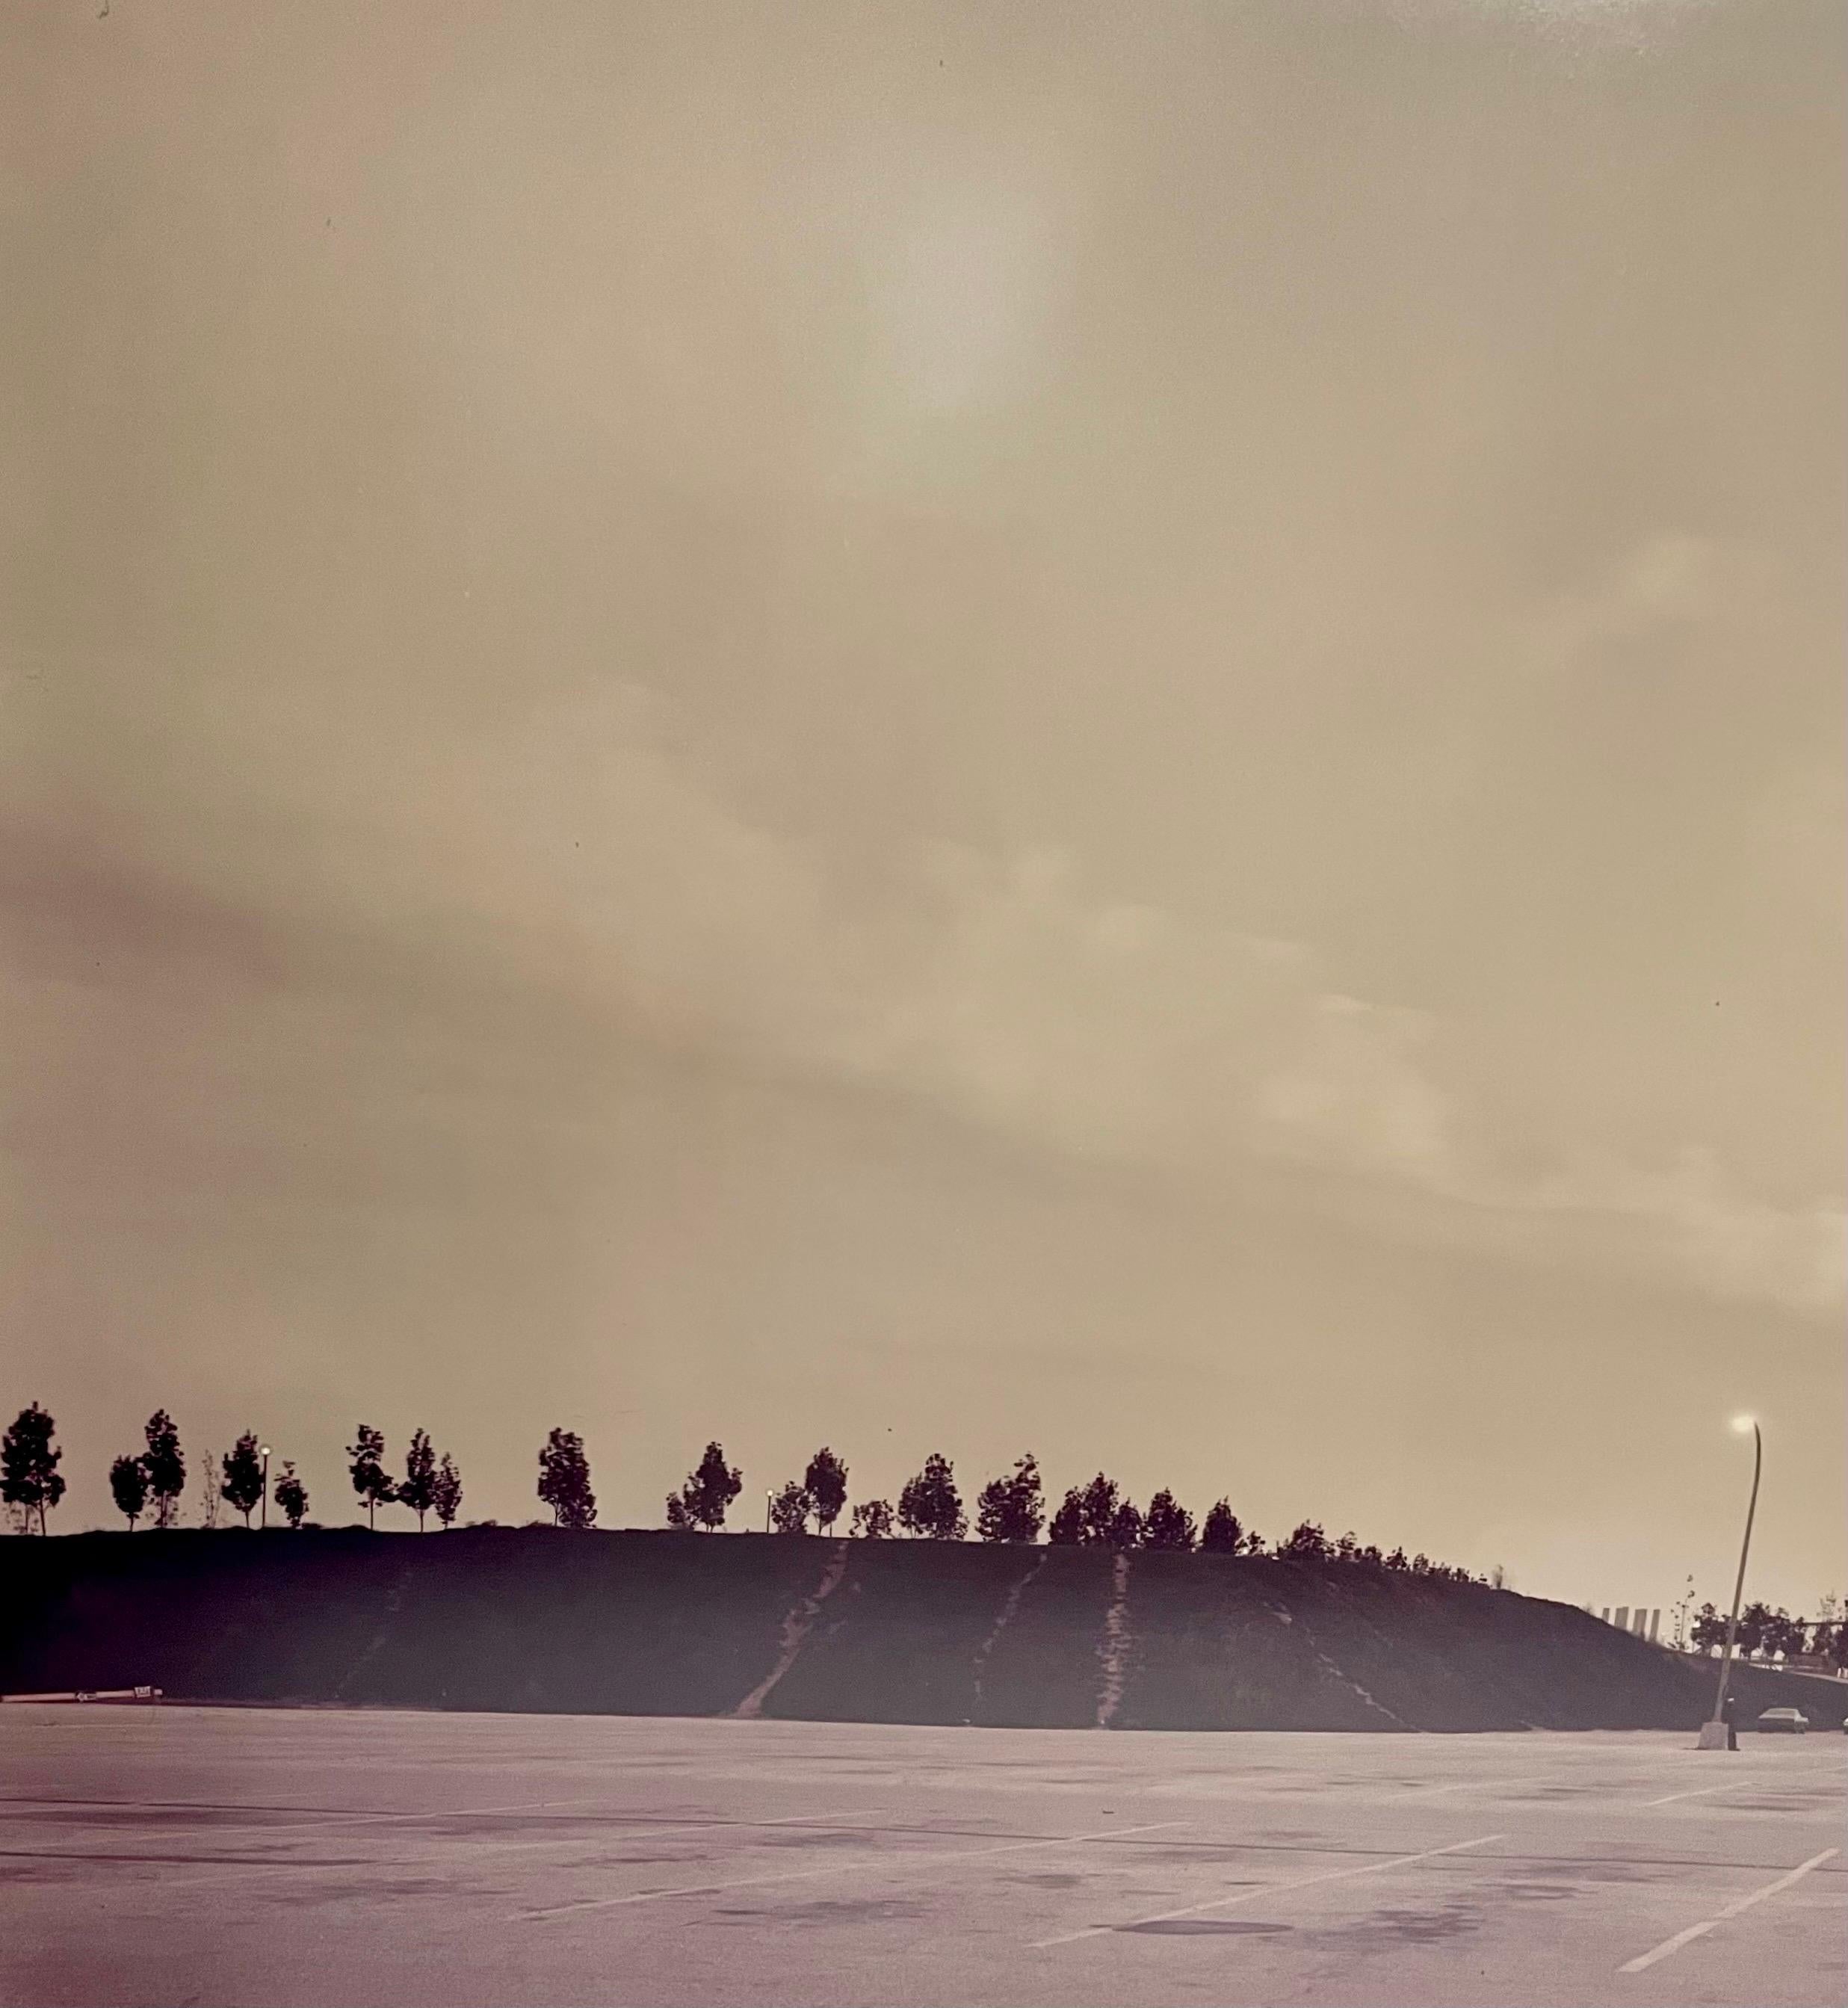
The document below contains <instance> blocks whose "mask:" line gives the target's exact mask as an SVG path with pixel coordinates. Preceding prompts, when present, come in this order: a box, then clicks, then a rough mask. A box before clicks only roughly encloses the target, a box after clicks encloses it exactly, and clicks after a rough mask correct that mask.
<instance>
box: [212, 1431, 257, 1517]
mask: <svg viewBox="0 0 1848 2008" xmlns="http://www.w3.org/2000/svg"><path fill="white" fill-rule="evenodd" d="M218 1493H219V1496H220V1497H221V1498H222V1499H223V1500H224V1501H225V1503H226V1504H228V1505H229V1506H231V1508H234V1509H235V1511H238V1512H239V1513H242V1515H243V1516H244V1525H246V1527H248V1526H249V1524H250V1515H251V1514H252V1512H253V1511H254V1510H255V1509H256V1508H257V1507H259V1506H260V1505H261V1504H263V1447H262V1445H261V1444H259V1443H258V1441H257V1440H256V1436H255V1435H254V1434H253V1432H252V1431H250V1430H246V1431H245V1432H244V1434H242V1436H241V1437H239V1438H238V1440H237V1441H236V1443H235V1444H233V1445H232V1447H231V1455H230V1456H228V1458H225V1460H224V1483H223V1484H222V1485H221V1486H220V1487H219V1488H218Z"/></svg>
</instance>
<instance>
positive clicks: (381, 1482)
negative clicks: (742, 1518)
mask: <svg viewBox="0 0 1848 2008" xmlns="http://www.w3.org/2000/svg"><path fill="white" fill-rule="evenodd" d="M143 1434H144V1435H145V1437H146V1448H145V1449H143V1451H140V1452H139V1453H137V1454H136V1455H133V1456H124V1457H118V1458H116V1459H115V1462H114V1463H113V1464H111V1466H110V1467H109V1487H110V1490H111V1494H112V1496H113V1497H114V1498H115V1504H116V1505H117V1507H118V1508H119V1510H120V1511H121V1512H122V1515H123V1516H124V1517H125V1518H126V1520H127V1521H128V1523H129V1528H130V1530H131V1531H132V1530H133V1529H134V1528H135V1526H136V1525H137V1524H138V1523H139V1522H140V1521H141V1520H142V1519H143V1518H151V1520H152V1522H153V1524H154V1525H155V1526H156V1527H170V1526H171V1525H174V1524H175V1522H176V1520H177V1519H178V1513H179V1501H180V1498H181V1496H182V1494H183V1492H184V1490H185V1489H186V1454H185V1452H184V1451H183V1450H182V1448H181V1445H180V1440H179V1432H178V1430H177V1429H176V1428H175V1425H174V1421H173V1418H172V1417H171V1416H170V1415H169V1414H168V1412H167V1411H166V1410H165V1409H159V1410H157V1412H155V1413H154V1415H153V1416H150V1417H149V1419H148V1421H147V1428H146V1430H145V1431H144V1433H143ZM346 1454H347V1458H348V1465H347V1470H348V1476H349V1477H350V1478H351V1479H352V1487H353V1492H354V1495H355V1497H356V1498H357V1499H358V1500H359V1503H360V1504H361V1505H362V1506H363V1507H364V1508H365V1509H366V1524H367V1525H368V1526H370V1527H376V1525H377V1524H378V1512H379V1508H380V1507H382V1506H389V1505H399V1506H403V1507H406V1508H408V1509H409V1510H410V1511H412V1512H414V1513H415V1515H417V1524H418V1527H419V1531H422V1529H423V1528H424V1527H425V1525H426V1521H427V1518H428V1517H429V1515H435V1517H436V1521H437V1522H438V1524H439V1525H440V1526H443V1527H444V1528H447V1527H451V1526H453V1525H454V1523H455V1521H456V1519H457V1518H458V1515H459V1514H460V1512H461V1504H462V1475H461V1471H460V1470H459V1469H458V1467H457V1465H456V1463H455V1461H454V1458H452V1457H451V1456H450V1455H449V1454H448V1453H447V1451H445V1452H444V1453H443V1455H442V1456H441V1458H438V1456H437V1455H436V1449H435V1447H434V1446H433V1444H432V1443H431V1441H430V1437H429V1432H428V1431H427V1430H415V1431H413V1432H412V1437H411V1441H410V1447H409V1448H408V1451H406V1453H405V1469H404V1472H403V1474H402V1476H398V1475H395V1474H394V1472H391V1471H390V1470H389V1469H387V1463H386V1443H385V1437H384V1433H383V1431H382V1430H378V1429H376V1428H374V1427H373V1426H372V1425H371V1424H370V1423H360V1424H359V1425H358V1426H357V1427H356V1429H355V1432H354V1437H353V1441H352V1443H350V1444H348V1446H347V1453H346ZM62 1455H63V1453H62V1451H60V1450H59V1449H58V1445H57V1442H56V1434H55V1424H54V1423H53V1421H52V1419H51V1416H50V1415H49V1414H48V1412H46V1411H45V1410H44V1409H42V1408H41V1407H40V1406H39V1405H38V1404H37V1402H34V1403H33V1404H32V1405H30V1407H29V1408H27V1409H23V1410H22V1411H21V1412H20V1414H19V1417H18V1419H16V1421H15V1422H14V1423H13V1424H12V1427H11V1428H10V1429H9V1430H7V1432H6V1433H5V1437H4V1439H0V1489H3V1492H4V1497H5V1501H6V1502H7V1503H8V1504H9V1505H11V1506H12V1507H13V1508H14V1509H15V1511H16V1513H17V1514H19V1515H23V1516H24V1517H26V1518H28V1519H30V1518H36V1519H37V1525H38V1529H39V1531H40V1533H44V1531H45V1528H46V1519H45V1516H46V1514H47V1512H48V1510H49V1509H50V1508H53V1507H55V1505H56V1504H58V1501H59V1500H60V1499H61V1498H62V1497H63V1496H64V1490H65V1480H64V1477H63V1475H62V1472H60V1471H59V1469H58V1465H59V1463H60V1462H61V1460H62ZM267 1457H268V1452H267V1450H266V1449H265V1448H264V1447H263V1444H262V1443H261V1442H260V1439H259V1438H258V1437H257V1435H256V1432H255V1431H254V1430H246V1432H245V1433H244V1434H242V1436H240V1437H239V1438H238V1440H237V1442H236V1444H235V1446H234V1447H233V1448H232V1449H231V1451H229V1452H228V1454H227V1455H224V1457H223V1458H221V1459H220V1460H219V1462H220V1465H221V1472H220V1475H219V1482H218V1483H217V1497H219V1498H222V1499H223V1500H224V1501H226V1502H228V1504H230V1505H231V1507H232V1508H234V1509H235V1511H238V1512H239V1513H241V1514H242V1515H243V1518H244V1523H245V1525H246V1526H248V1525H249V1522H250V1516H251V1515H252V1514H253V1512H254V1511H256V1508H258V1507H259V1506H260V1504H262V1502H263V1484H264V1472H265V1466H266V1462H267ZM208 1462H209V1460H208ZM743 1490H744V1473H743V1472H742V1471H741V1470H740V1469H739V1468H738V1467H737V1465H732V1464H728V1463H727V1462H726V1456H725V1451H724V1448H723V1445H722V1444H718V1443H709V1444H707V1445H706V1448H705V1454H704V1455H702V1456H701V1458H700V1460H699V1462H698V1464H697V1465H695V1466H694V1469H692V1470H691V1472H688V1474H687V1478H686V1480H685V1482H684V1483H683V1484H682V1485H681V1486H680V1487H679V1489H678V1490H676V1491H674V1492H672V1493H670V1494H669V1495H668V1498H667V1502H666V1524H667V1525H669V1526H670V1527H673V1528H678V1529H686V1530H689V1531H700V1532H716V1531H718V1530H719V1529H722V1528H723V1526H724V1525H725V1523H726V1519H727V1518H728V1517H729V1515H730V1511H731V1509H732V1508H733V1505H734V1504H736V1502H737V1498H738V1497H739V1494H740V1493H741V1492H742V1491H743ZM538 1493H539V1499H540V1500H541V1501H542V1503H543V1504H545V1505H546V1506H547V1507H548V1508H550V1510H551V1514H552V1518H553V1524H554V1525H557V1526H560V1527H567V1528H586V1527H593V1526H595V1525H596V1518H597V1497H596V1494H595V1490H593V1489H592V1483H591V1472H590V1461H589V1459H588V1458H587V1457H586V1456H585V1450H584V1439H583V1438H582V1437H581V1436H579V1435H578V1434H577V1432H576V1431H574V1430H564V1429H555V1430H553V1431H551V1433H550V1434H549V1435H548V1436H547V1437H546V1442H545V1444H544V1446H543V1447H542V1448H541V1450H540V1451H539V1484H538ZM271 1496H272V1497H273V1498H274V1502H275V1504H276V1506H277V1510H278V1511H280V1512H281V1514H282V1515H283V1517H284V1518H285V1519H286V1520H287V1521H288V1524H289V1525H290V1526H292V1527H299V1526H300V1525H302V1522H303V1521H304V1520H305V1519H306V1516H307V1512H308V1504H309V1501H308V1490H307V1487H306V1486H305V1485H304V1484H303V1483H302V1479H301V1478H300V1476H299V1475H298V1473H297V1472H296V1470H295V1464H294V1462H293V1461H292V1460H291V1461H289V1462H285V1463H284V1465H282V1467H281V1472H280V1475H279V1476H278V1477H277V1481H276V1485H275V1489H274V1492H273V1494H272V1495H271ZM846 1504H847V1467H846V1464H845V1462H843V1460H842V1459H841V1458H839V1456H838V1455H836V1453H835V1452H834V1451H832V1449H830V1448H828V1447H827V1446H825V1445H824V1446H823V1447H822V1448H821V1449H820V1450H818V1451H816V1452H815V1454H814V1456H813V1457H811V1458H810V1459H809V1460H808V1463H807V1467H806V1469H804V1472H803V1473H802V1476H800V1478H799V1479H794V1478H793V1479H790V1480H789V1481H788V1482H787V1483H786V1484H785V1485H784V1486H783V1487H782V1489H781V1490H779V1491H778V1492H776V1494H773V1495H772V1496H771V1497H770V1500H769V1522H770V1525H772V1527H773V1528H774V1529H776V1531H777V1532H778V1533H784V1534H801V1533H807V1531H808V1530H809V1529H810V1527H811V1525H812V1526H813V1527H814V1528H815V1529H817V1530H818V1532H820V1533H824V1534H826V1533H832V1531H833V1530H834V1529H835V1528H836V1525H838V1524H839V1520H840V1518H841V1515H842V1514H843V1512H844V1511H845V1510H846ZM850 1531H851V1533H853V1535H854V1536H856V1537H857V1538H858V1539H860V1540H885V1539H888V1538H889V1537H890V1536H892V1535H893V1534H894V1533H905V1534H908V1535H910V1536H913V1538H915V1539H917V1540H939V1541H959V1540H963V1539H965V1538H966V1536H967V1535H968V1533H969V1531H970V1523H969V1516H968V1514H967V1513H966V1511H965V1509H964V1507H963V1497H962V1494H961V1492H960V1491H959V1489H958V1487H957V1484H956V1469H955V1466H954V1465H952V1463H951V1462H950V1461H949V1458H946V1457H944V1456H942V1455H940V1454H936V1453H933V1454H932V1455H931V1456H929V1457H928V1458H925V1459H924V1465H923V1468H922V1469H920V1471H919V1472H917V1475H916V1476H914V1477H913V1478H911V1479H908V1480H907V1481H906V1483H905V1485H904V1487H903V1489H902V1490H900V1492H899V1497H898V1503H897V1504H896V1507H895V1506H894V1505H893V1504H892V1501H890V1500H888V1499H866V1500H862V1501H860V1503H859V1504H857V1505H856V1506H855V1507H854V1508H853V1515H852V1518H851V1520H850ZM975 1533H976V1535H977V1538H978V1539H979V1540H984V1541H1007V1542H1018V1543H1030V1542H1035V1541H1037V1540H1039V1539H1040V1538H1041V1535H1042V1534H1044V1536H1045V1537H1046V1539H1047V1540H1049V1541H1050V1542H1051V1543H1053V1544H1055V1546H1082V1545H1086V1544H1096V1545H1101V1546H1105V1547H1111V1548H1154V1549H1166V1550H1175V1551H1182V1552H1184V1551H1185V1550H1190V1549H1193V1548H1196V1547H1197V1548H1200V1549H1203V1550H1206V1551H1207V1553H1209V1554H1244V1555H1259V1554H1267V1553H1268V1554H1274V1555H1278V1556H1282V1557H1287V1558H1288V1559H1290V1560H1293V1561H1342V1562H1352V1563H1355V1564H1359V1565H1362V1566H1366V1567H1372V1568H1380V1569H1387V1570H1394V1571H1398V1570H1404V1571H1408V1572H1409V1573H1411V1574H1413V1575H1426V1576H1435V1577H1440V1578H1445V1579H1447V1580H1450V1581H1456V1582H1467V1581H1469V1580H1472V1578H1471V1577H1470V1575H1469V1572H1468V1571H1467V1570H1466V1569H1460V1568H1449V1567H1447V1566H1446V1565H1444V1564H1442V1563H1437V1562H1433V1561H1429V1559H1428V1558H1427V1557H1425V1556H1423V1555H1422V1554H1421V1555H1414V1556H1409V1557H1408V1555H1407V1554H1405V1550H1403V1549H1402V1548H1395V1549H1394V1550H1392V1552H1391V1553H1390V1554H1387V1553H1384V1552H1383V1551H1382V1550H1380V1549H1379V1548H1377V1547H1362V1545H1361V1544H1360V1543H1359V1541H1358V1540H1356V1539H1355V1536H1353V1535H1352V1534H1343V1535H1341V1536H1339V1537H1338V1538H1337V1539H1334V1540H1330V1538H1329V1536H1327V1534H1325V1533H1323V1530H1322V1529H1321V1527H1320V1525H1318V1524H1317V1523H1316V1522H1313V1521H1305V1522H1303V1523H1302V1525H1300V1526H1299V1527H1298V1528H1297V1529H1296V1530H1295V1533H1292V1534H1291V1535H1290V1536H1288V1538H1287V1539H1286V1540H1281V1541H1279V1542H1277V1543H1276V1544H1275V1545H1274V1547H1267V1545H1266V1543H1265V1540H1264V1536H1263V1535H1262V1534H1260V1533H1258V1532H1256V1529H1248V1528H1246V1526H1245V1525H1243V1524H1242V1522H1240V1520H1239V1518H1238V1515H1236V1514H1235V1512H1234V1511H1232V1509H1231V1504H1229V1502H1228V1501H1226V1500H1224V1499H1221V1500H1219V1501H1217V1502H1216V1503H1215V1504H1214V1505H1213V1506H1212V1507H1211V1508H1210V1509H1209V1510H1208V1511H1207V1515H1206V1516H1205V1518H1203V1520H1201V1521H1200V1522H1197V1523H1196V1521H1195V1518H1194V1516H1193V1514H1192V1513H1190V1512H1189V1511H1188V1510H1187V1508H1185V1506H1183V1505H1182V1504H1181V1503H1180V1502H1179V1501H1178V1500H1177V1499H1176V1498H1175V1495H1174V1494H1173V1493H1172V1492H1171V1491H1169V1490H1166V1489H1165V1488H1164V1489H1163V1490H1161V1491H1159V1492H1157V1494H1155V1496H1154V1497H1153V1498H1152V1499H1151V1500H1150V1501H1149V1503H1148V1504H1147V1507H1146V1508H1143V1507H1139V1506H1137V1505H1136V1503H1135V1502H1134V1501H1132V1499H1130V1498H1129V1497H1127V1495H1126V1494H1125V1493H1124V1492H1123V1490H1122V1487H1120V1486H1118V1483H1117V1482H1116V1480H1115V1479H1112V1478H1110V1477H1108V1476H1105V1474H1104V1472H1098V1473H1097V1475H1096V1476H1095V1477H1094V1478H1092V1479H1090V1480H1089V1482H1088V1483H1086V1484H1084V1485H1082V1486H1073V1487H1072V1488H1071V1489H1070V1490H1069V1491H1068V1492H1067V1493H1066V1494H1065V1497H1064V1498H1063V1500H1062V1501H1061V1502H1060V1504H1059V1505H1058V1507H1057V1508H1056V1509H1055V1510H1054V1511H1052V1512H1051V1515H1050V1516H1048V1512H1047V1508H1046V1500H1045V1495H1044V1487H1043V1485H1042V1483H1041V1477H1040V1468H1039V1464H1038V1462H1037V1459H1035V1458H1033V1457H1031V1456H1026V1457H1023V1458H1019V1460H1018V1461H1017V1462H1016V1463H1015V1465H1014V1466H1013V1468H1012V1470H1010V1471H1008V1472H1003V1473H1002V1474H1001V1475H1000V1476H998V1477H995V1478H991V1479H989V1480H988V1483H986V1484H985V1485H984V1486H983V1487H982V1488H981V1491H980V1492H979V1493H978V1494H977V1496H976V1501H975Z"/></svg>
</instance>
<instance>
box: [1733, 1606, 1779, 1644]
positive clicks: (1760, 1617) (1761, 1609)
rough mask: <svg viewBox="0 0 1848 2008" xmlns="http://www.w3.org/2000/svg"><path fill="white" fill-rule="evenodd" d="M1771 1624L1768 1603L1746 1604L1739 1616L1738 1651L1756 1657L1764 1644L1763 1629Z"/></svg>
mask: <svg viewBox="0 0 1848 2008" xmlns="http://www.w3.org/2000/svg"><path fill="white" fill-rule="evenodd" d="M1770 1622H1771V1607H1770V1605H1769V1604H1768V1603H1748V1604H1747V1606H1746V1607H1745V1608H1744V1610H1742V1611H1740V1614H1739V1649H1740V1652H1742V1653H1749V1654H1751V1655H1752V1656H1754V1657H1755V1656H1757V1654H1758V1652H1759V1651H1760V1650H1761V1649H1762V1647H1763V1646H1764V1643H1765V1627H1766V1626H1767V1625H1768V1624H1769V1623H1770Z"/></svg>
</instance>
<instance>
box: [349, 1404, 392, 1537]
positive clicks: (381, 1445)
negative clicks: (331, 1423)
mask: <svg viewBox="0 0 1848 2008" xmlns="http://www.w3.org/2000/svg"><path fill="white" fill-rule="evenodd" d="M347 1455H348V1457H350V1458H352V1463H351V1464H349V1465H348V1466H347V1469H348V1471H349V1472H351V1473H352V1479H353V1490H354V1491H355V1492H356V1493H357V1494H359V1501H360V1504H362V1505H363V1506H364V1507H365V1508H366V1525H367V1526H369V1527H376V1525H378V1511H379V1508H380V1507H381V1506H389V1505H390V1504H391V1502H392V1501H393V1500H394V1499H395V1498H396V1497H398V1487H396V1486H395V1485H394V1484H393V1483H392V1482H391V1480H390V1478H389V1477H388V1476H387V1475H386V1471H385V1432H384V1431H383V1430H375V1429H373V1427H372V1426H370V1425H369V1423H360V1424H359V1427H358V1428H357V1429H356V1430H355V1432H354V1437H353V1441H352V1442H351V1443H350V1444H348V1445H347Z"/></svg>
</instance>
